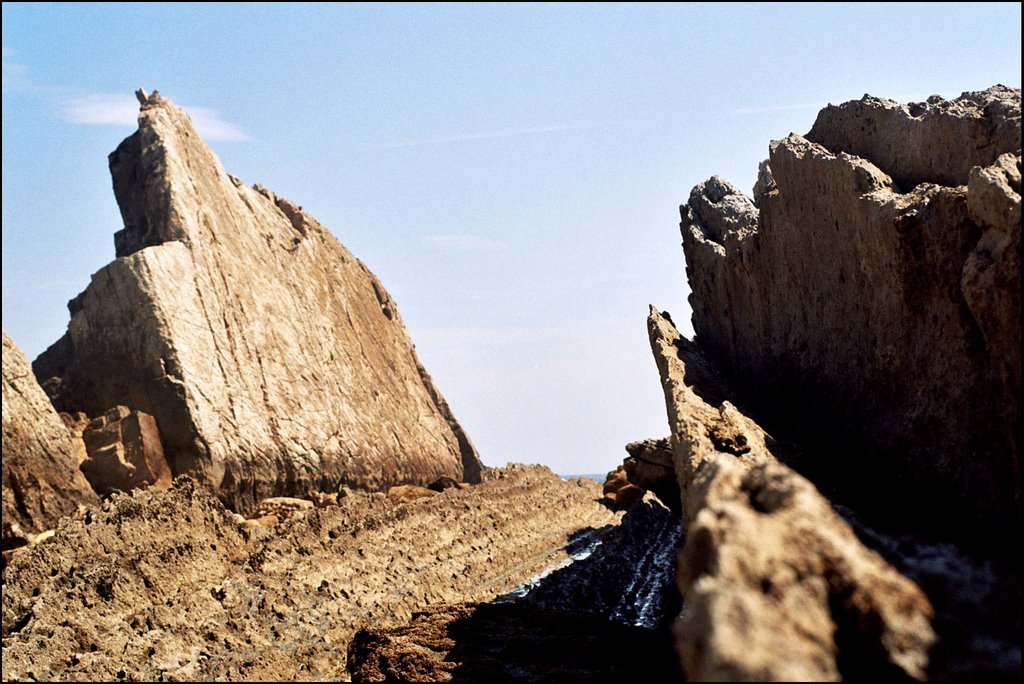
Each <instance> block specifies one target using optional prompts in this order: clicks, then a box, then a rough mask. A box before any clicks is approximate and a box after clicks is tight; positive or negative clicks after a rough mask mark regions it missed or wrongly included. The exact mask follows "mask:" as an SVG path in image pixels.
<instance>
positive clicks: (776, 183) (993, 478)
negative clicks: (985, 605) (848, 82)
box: [681, 86, 1021, 553]
mask: <svg viewBox="0 0 1024 684" xmlns="http://www.w3.org/2000/svg"><path fill="white" fill-rule="evenodd" d="M1020 144H1021V143H1020V91H1019V90H1016V89H1010V88H1005V87H1002V86H996V87H993V88H990V89H989V90H986V91H982V92H978V93H965V94H964V95H963V96H961V97H960V98H958V99H956V100H953V101H949V102H947V101H944V100H942V99H941V98H937V97H934V98H930V99H929V100H928V102H926V103H919V104H911V105H901V104H898V103H895V102H892V101H889V100H881V99H878V98H874V97H869V96H865V97H864V98H863V99H862V100H860V101H858V102H849V103H846V104H843V105H839V106H829V107H828V108H826V109H824V110H822V111H821V113H820V114H819V115H818V118H817V121H816V122H815V124H814V127H813V128H812V129H811V131H810V132H809V133H808V134H807V136H806V137H801V136H799V135H790V136H789V137H787V138H785V139H783V140H777V141H774V142H772V144H771V146H770V159H769V161H768V163H767V164H764V165H762V168H761V173H760V174H759V179H758V184H757V186H756V191H755V197H754V202H751V201H750V200H749V199H747V198H746V197H744V196H743V195H742V193H740V192H739V191H738V190H736V189H735V188H733V187H732V186H731V185H729V184H728V183H727V182H725V181H723V180H722V179H720V178H717V177H715V178H712V179H711V180H709V181H707V182H706V183H703V184H701V185H699V186H698V187H696V188H694V191H693V193H692V194H691V196H690V199H689V201H688V202H687V204H685V205H683V206H682V207H681V215H682V223H681V228H682V236H683V248H684V251H685V254H686V261H687V275H688V278H689V282H690V288H691V291H692V294H691V295H690V303H691V306H692V309H693V326H694V330H695V332H696V339H697V341H698V343H699V344H700V346H701V348H702V349H703V350H704V351H705V353H707V354H708V356H709V357H710V358H711V359H712V360H713V361H714V362H715V363H716V364H718V365H719V366H720V367H721V368H722V369H723V371H724V372H726V374H727V375H728V377H729V380H730V382H732V384H733V385H734V387H735V389H736V391H737V397H738V399H739V400H741V401H742V402H743V403H745V404H746V405H747V406H749V408H750V410H751V411H752V412H753V415H755V416H756V417H757V419H758V420H759V422H761V423H762V424H764V425H765V426H766V428H768V429H769V430H771V431H772V432H774V433H779V434H783V435H785V436H787V437H790V438H794V439H799V440H800V441H802V442H803V443H804V444H805V445H808V446H813V448H808V449H807V450H806V454H809V455H810V454H817V456H814V457H811V456H808V457H807V459H806V460H805V462H802V463H801V464H800V466H801V468H803V469H805V471H806V472H807V473H815V474H816V476H817V477H820V478H821V479H822V482H828V483H830V484H831V485H833V486H835V487H838V488H840V489H842V490H843V492H844V494H846V495H849V496H851V497H854V498H855V499H856V498H859V499H861V500H862V502H863V503H865V504H867V505H869V506H872V507H874V508H875V509H876V515H880V516H884V517H888V518H890V519H900V520H906V521H908V524H910V525H911V526H912V527H913V526H917V527H918V528H924V527H931V528H932V531H933V532H935V533H936V534H938V535H940V536H941V537H943V538H950V537H951V536H952V537H956V538H959V539H961V540H966V541H970V542H971V543H976V544H982V545H985V546H987V547H988V548H989V549H990V550H1000V549H1001V550H1002V552H1005V551H1007V548H1006V546H1005V543H1004V540H1005V539H1018V538H1019V530H1020V526H1019V519H1020V496H1021V480H1020V468H1021V452H1020V442H1019V432H1020V401H1021V365H1020V363H1021V355H1020V349H1021V336H1020V333H1021V321H1020ZM755 203H756V206H755ZM826 455H827V456H826ZM911 521H916V522H913V523H911ZM1009 551H1010V553H1016V551H1015V550H1014V549H1009Z"/></svg>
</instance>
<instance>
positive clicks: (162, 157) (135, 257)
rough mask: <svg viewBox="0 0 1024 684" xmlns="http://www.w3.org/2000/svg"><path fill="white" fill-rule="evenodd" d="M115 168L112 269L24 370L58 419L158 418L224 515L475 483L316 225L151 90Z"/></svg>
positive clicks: (416, 372) (474, 471) (380, 295)
mask: <svg viewBox="0 0 1024 684" xmlns="http://www.w3.org/2000/svg"><path fill="white" fill-rule="evenodd" d="M139 97H140V98H144V102H143V104H142V107H141V112H140V114H139V130H138V132H136V133H135V134H133V135H132V136H130V137H128V138H127V139H126V140H125V141H124V142H122V143H121V145H120V146H119V147H118V148H117V149H116V150H115V151H114V152H113V153H112V154H111V155H110V171H111V175H112V177H113V183H114V194H115V196H116V198H117V202H118V205H119V206H120V209H121V215H122V217H123V220H124V229H123V230H120V231H118V232H117V234H116V235H115V236H114V243H115V247H116V255H117V258H116V260H115V261H113V262H111V263H110V264H109V265H107V266H106V267H104V268H102V269H101V270H100V271H98V272H97V273H96V274H94V275H93V276H92V280H91V283H90V284H89V286H88V287H87V288H86V290H85V291H84V292H82V293H81V294H80V295H78V296H77V297H76V298H75V299H74V300H72V301H71V302H70V303H69V305H68V306H69V309H70V312H71V322H70V324H69V325H68V331H67V333H66V334H65V335H64V336H63V337H62V338H61V339H60V340H59V341H57V342H56V343H55V344H54V345H53V346H51V347H50V349H48V350H47V351H46V352H45V353H44V354H42V355H41V356H40V357H39V358H38V359H37V360H36V362H35V364H34V366H33V368H34V370H35V372H36V375H37V376H38V377H39V378H40V380H41V383H42V384H43V385H44V387H45V388H46V389H47V392H48V393H49V394H50V397H51V399H52V400H53V402H54V404H55V405H56V406H57V407H58V408H59V409H60V410H62V411H68V412H73V411H84V412H86V413H87V414H89V415H90V416H94V417H95V416H98V415H102V414H104V413H106V412H107V411H108V410H109V409H111V408H112V407H114V406H117V405H124V406H127V407H128V408H129V409H131V410H133V411H141V412H143V413H146V414H149V415H151V416H153V418H154V419H155V421H156V424H157V426H158V428H159V431H160V434H161V436H162V440H163V446H164V451H165V453H166V457H167V460H168V463H169V464H170V468H171V470H172V472H173V473H174V474H176V475H177V474H181V473H191V474H192V475H194V476H196V477H198V478H199V479H200V480H201V481H203V482H204V483H206V484H207V485H209V486H212V487H213V488H215V489H216V491H217V492H218V494H219V496H220V497H221V499H222V500H223V501H225V502H226V503H227V504H228V505H229V506H231V507H233V508H235V509H238V510H248V509H251V508H252V507H253V506H255V504H256V503H257V502H258V501H259V500H261V499H262V498H265V497H268V496H275V495H288V494H304V493H305V492H306V491H309V490H324V491H327V490H332V489H333V490H336V489H337V488H338V486H339V485H340V484H347V485H350V486H355V487H362V488H374V489H379V488H386V487H387V486H389V485H393V484H400V483H414V484H428V483H430V482H432V481H434V480H437V479H438V478H439V477H442V476H445V477H451V478H454V479H457V480H465V481H470V482H476V481H479V479H480V468H481V466H480V461H479V459H478V457H477V455H476V452H475V450H474V448H473V446H472V444H471V443H470V441H469V439H468V438H467V437H466V435H465V433H464V431H463V430H462V428H461V427H460V426H459V424H458V422H457V421H456V420H455V418H454V416H453V415H452V413H451V411H450V409H449V408H448V405H447V404H446V403H445V401H444V399H443V398H442V396H441V394H440V393H439V392H438V390H437V388H436V387H434V384H433V382H432V381H431V379H430V376H429V375H428V374H427V372H426V371H425V370H424V368H423V367H422V365H421V364H420V363H419V361H418V359H417V357H416V353H415V350H414V348H413V345H412V342H411V341H410V339H409V336H408V334H407V333H406V330H405V327H404V325H403V323H402V320H401V317H400V316H399V314H398V310H397V308H396V306H395V303H394V302H393V301H392V299H391V297H390V296H389V295H388V293H387V291H386V290H385V289H384V287H383V286H382V285H381V283H380V282H379V281H378V280H377V279H376V278H375V277H374V275H373V274H372V273H370V271H369V270H368V269H367V268H366V266H364V265H363V264H362V263H361V262H360V261H359V260H358V259H356V258H355V257H353V256H352V254H351V253H349V251H348V250H346V249H345V248H344V247H343V246H342V245H341V244H339V243H338V241H337V240H335V238H334V237H333V236H332V235H331V234H330V233H329V232H328V231H327V230H326V229H325V228H324V227H323V226H321V225H320V223H319V222H317V221H316V219H314V218H312V217H311V216H309V215H308V214H307V213H305V212H304V211H303V210H302V209H301V207H298V206H297V205H295V204H294V203H292V202H290V201H288V200H286V199H284V198H282V197H279V196H277V195H275V194H274V193H272V192H270V191H268V190H266V189H265V188H263V187H262V186H259V185H257V186H254V187H249V186H246V185H245V184H243V183H242V182H241V181H240V180H238V179H237V178H234V177H232V176H229V175H228V174H227V173H225V172H224V170H223V169H222V168H221V165H220V162H219V161H218V160H217V158H216V157H215V156H214V154H213V153H212V152H211V151H210V150H209V149H208V148H207V147H206V146H205V145H204V144H203V142H202V141H201V140H200V139H199V136H198V134H197V133H196V131H195V128H194V127H193V125H192V122H191V120H190V119H189V117H188V116H187V115H186V114H185V113H184V112H183V111H181V110H180V109H178V108H176V107H175V106H173V105H172V104H171V103H170V102H169V101H167V100H165V99H164V98H162V97H161V96H160V95H159V94H158V93H156V92H154V93H153V94H152V95H148V96H147V95H145V93H140V94H139Z"/></svg>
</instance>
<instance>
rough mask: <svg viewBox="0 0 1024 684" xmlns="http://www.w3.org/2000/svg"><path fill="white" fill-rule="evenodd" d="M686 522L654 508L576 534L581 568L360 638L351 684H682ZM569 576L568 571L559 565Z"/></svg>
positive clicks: (648, 504)
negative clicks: (678, 651)
mask: <svg viewBox="0 0 1024 684" xmlns="http://www.w3.org/2000/svg"><path fill="white" fill-rule="evenodd" d="M678 541H679V519H678V517H677V516H675V515H674V514H672V513H671V512H670V511H668V510H667V509H666V508H665V507H664V506H661V505H660V504H658V503H656V502H654V501H653V500H650V499H649V500H647V501H645V502H644V504H643V505H637V506H633V507H631V508H630V509H629V511H628V512H627V513H626V514H625V515H624V516H623V518H622V522H621V524H620V525H608V526H606V527H604V528H600V529H596V530H588V531H586V532H584V533H581V534H578V535H574V538H573V540H572V542H571V543H570V545H569V546H567V547H566V551H567V552H569V554H570V559H571V560H572V561H573V562H571V563H568V564H566V565H564V567H558V566H556V567H555V568H554V569H553V570H552V571H551V572H545V573H542V575H541V576H539V577H537V578H534V579H532V580H531V581H530V582H529V583H528V584H525V585H522V586H519V587H516V589H514V590H513V591H512V592H509V593H508V594H506V595H504V596H501V597H499V598H498V599H496V600H495V601H492V602H490V603H488V604H471V605H465V604H461V605H441V606H432V607H430V608H428V609H426V610H424V611H422V612H420V613H417V614H416V615H414V616H413V619H412V621H411V622H410V623H409V624H408V625H405V626H402V627H398V628H390V629H389V628H369V629H364V630H360V632H358V633H357V634H356V636H355V638H354V639H353V641H352V643H351V645H350V646H349V672H350V673H351V674H352V678H353V681H385V680H387V681H480V682H482V681H595V679H597V680H601V681H605V680H609V679H615V678H621V679H623V680H624V681H679V679H680V674H679V668H678V663H677V662H676V659H675V656H674V653H673V649H672V645H671V637H670V632H669V629H668V626H669V623H670V622H671V621H672V619H673V618H674V616H675V614H676V613H677V612H678V610H679V600H678V594H677V593H676V591H675V590H674V587H673V578H674V574H675V573H674V569H675V563H674V559H675V547H676V545H677V543H678ZM560 565H561V564H560Z"/></svg>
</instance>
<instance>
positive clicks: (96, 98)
mask: <svg viewBox="0 0 1024 684" xmlns="http://www.w3.org/2000/svg"><path fill="white" fill-rule="evenodd" d="M183 108H184V109H185V111H187V112H188V113H189V116H191V117H192V123H194V124H195V126H196V130H197V131H199V135H201V136H203V138H204V139H206V140H212V141H227V142H239V141H244V140H249V136H247V135H246V134H245V133H244V132H243V131H242V130H241V129H240V128H239V127H238V126H236V125H234V124H233V123H230V122H228V121H225V120H224V119H223V118H221V115H220V112H218V111H217V110H216V109H210V108H209V107H188V106H183ZM138 115H139V103H138V100H136V99H135V96H134V95H118V94H112V93H89V94H87V95H80V96H78V97H74V98H71V99H70V100H69V101H68V103H67V104H65V105H64V107H63V108H62V109H61V117H62V118H63V119H64V120H65V121H70V122H71V123H78V124H86V125H92V126H104V125H110V126H135V123H136V119H137V118H138Z"/></svg>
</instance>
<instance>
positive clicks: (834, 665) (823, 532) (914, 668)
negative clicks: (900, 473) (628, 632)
mask: <svg viewBox="0 0 1024 684" xmlns="http://www.w3.org/2000/svg"><path fill="white" fill-rule="evenodd" d="M648 330H649V333H650V339H651V348H652V350H653V352H654V357H655V360H656V361H657V364H658V370H659V372H660V374H661V378H662V384H663V387H664V391H665V403H666V407H667V411H668V419H669V426H670V428H671V431H672V436H671V440H672V444H673V455H674V459H673V460H674V464H675V468H676V472H677V474H678V476H679V482H680V484H681V486H682V508H683V529H684V546H683V550H682V553H681V554H680V556H679V567H678V579H679V588H680V591H681V593H682V597H683V612H682V614H681V615H680V618H679V620H678V621H677V622H676V626H675V633H676V638H677V642H676V644H677V648H678V650H679V655H680V659H681V662H682V666H683V669H684V671H685V672H686V675H687V677H688V678H689V679H692V680H699V681H757V680H760V681H804V680H811V681H821V680H834V679H837V678H840V677H842V678H844V679H845V678H861V677H879V678H886V679H888V678H892V677H898V678H905V677H911V678H914V679H924V678H925V676H926V671H927V670H926V668H927V666H928V654H929V650H930V648H931V646H932V644H933V642H934V641H935V633H934V631H933V630H932V627H931V624H930V622H931V618H932V607H931V604H930V603H929V601H928V599H927V598H926V597H925V595H924V593H922V591H921V590H920V589H919V588H918V587H917V586H916V585H915V584H914V583H913V582H911V581H910V580H908V579H906V578H905V577H903V576H901V575H900V574H899V573H898V572H896V571H895V570H894V569H893V568H892V567H891V566H889V565H888V564H887V563H886V562H885V561H884V560H883V559H882V558H881V556H879V555H878V554H876V553H875V552H873V551H870V550H868V549H867V548H866V547H865V546H863V545H862V544H861V543H860V542H859V541H858V539H857V537H856V536H855V535H854V533H853V531H852V530H851V529H850V527H849V525H848V524H847V523H846V522H844V521H843V519H842V518H840V517H839V516H838V515H837V514H836V513H835V511H833V509H832V506H831V505H830V504H829V502H828V500H827V499H825V498H824V497H823V496H822V495H821V494H820V493H819V492H818V491H817V490H816V489H815V487H814V485H812V484H811V483H810V482H808V481H807V480H806V479H804V478H803V477H801V476H800V475H798V474H797V473H796V472H794V471H792V470H790V469H789V468H787V467H786V466H784V465H782V464H781V463H779V462H778V460H777V459H776V458H775V456H774V455H773V454H772V448H773V446H774V440H773V439H772V438H771V437H770V436H768V435H767V434H766V433H765V432H764V431H763V430H761V428H760V427H758V426H757V425H756V424H755V423H754V422H753V421H751V420H750V419H749V418H747V417H746V416H745V415H744V414H743V413H741V412H740V411H739V410H737V409H736V407H735V406H733V405H732V404H731V403H730V402H729V401H725V400H721V399H719V397H721V396H722V392H723V388H722V387H721V385H717V384H715V383H714V379H715V378H716V376H717V373H715V372H714V371H713V369H710V368H709V364H708V363H707V361H706V360H705V359H704V357H703V355H702V354H701V352H700V350H699V349H698V348H697V347H696V346H695V345H694V344H693V343H692V342H688V341H687V340H685V339H683V338H682V337H680V335H679V333H678V332H677V331H676V329H675V326H673V325H672V323H671V322H670V321H668V320H667V319H666V318H664V317H663V316H662V315H661V314H659V313H658V312H657V311H656V310H655V309H654V308H653V307H652V309H651V314H650V317H649V319H648ZM709 379H710V380H711V381H712V382H710V383H708V384H705V381H706V380H709ZM782 654H784V656H783V655H782Z"/></svg>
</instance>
